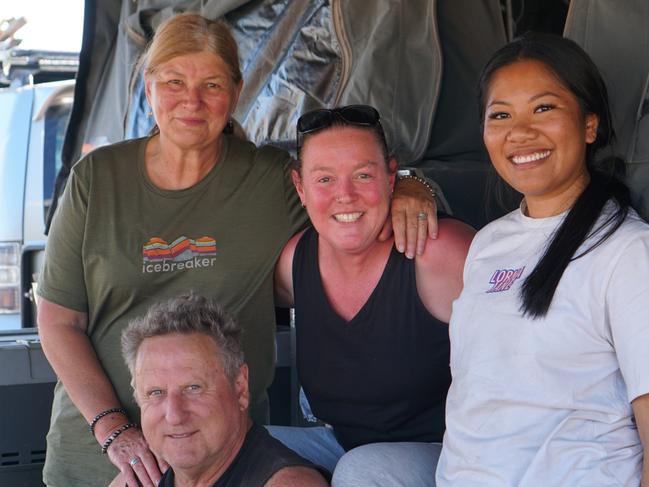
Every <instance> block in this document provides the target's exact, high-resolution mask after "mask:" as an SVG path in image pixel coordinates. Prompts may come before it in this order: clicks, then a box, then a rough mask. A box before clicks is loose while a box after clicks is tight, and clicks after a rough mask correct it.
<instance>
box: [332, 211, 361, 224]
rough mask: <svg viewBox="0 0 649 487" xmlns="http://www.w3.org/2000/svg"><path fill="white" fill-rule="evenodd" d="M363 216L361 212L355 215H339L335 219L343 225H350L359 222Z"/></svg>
mask: <svg viewBox="0 0 649 487" xmlns="http://www.w3.org/2000/svg"><path fill="white" fill-rule="evenodd" d="M362 214H363V213H362V212H360V211H357V212H354V213H337V214H336V215H334V218H335V219H336V221H339V222H342V223H350V222H355V221H356V220H358V219H359V218H360V217H361V215H362Z"/></svg>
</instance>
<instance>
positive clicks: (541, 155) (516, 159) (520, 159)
mask: <svg viewBox="0 0 649 487" xmlns="http://www.w3.org/2000/svg"><path fill="white" fill-rule="evenodd" d="M549 155H550V151H549V150H544V151H543V152H535V153H534V154H529V155H527V156H513V157H512V162H513V163H514V164H525V163H527V162H534V161H538V160H540V159H545V158H546V157H548V156H549Z"/></svg>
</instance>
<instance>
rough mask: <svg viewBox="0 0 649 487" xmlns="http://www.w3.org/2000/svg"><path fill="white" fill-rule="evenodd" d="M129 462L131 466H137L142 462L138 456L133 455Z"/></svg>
mask: <svg viewBox="0 0 649 487" xmlns="http://www.w3.org/2000/svg"><path fill="white" fill-rule="evenodd" d="M128 463H129V465H130V466H131V467H135V466H136V465H137V464H138V463H140V459H139V458H138V457H133V458H131V461H130V462H128Z"/></svg>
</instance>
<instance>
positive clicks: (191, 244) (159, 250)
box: [142, 236, 217, 262]
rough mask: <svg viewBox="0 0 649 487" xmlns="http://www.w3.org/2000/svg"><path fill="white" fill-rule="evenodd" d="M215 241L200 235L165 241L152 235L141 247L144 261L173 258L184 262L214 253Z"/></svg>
mask: <svg viewBox="0 0 649 487" xmlns="http://www.w3.org/2000/svg"><path fill="white" fill-rule="evenodd" d="M216 253H217V252H216V241H215V240H214V239H213V238H211V237H201V238H197V239H196V240H194V239H193V238H187V237H185V236H182V237H178V238H177V239H176V240H174V241H173V242H171V243H170V244H169V243H167V242H166V241H165V240H163V239H161V238H160V237H153V238H151V239H149V241H148V242H147V243H145V244H144V246H143V247H142V259H143V260H144V262H159V261H162V260H173V261H175V262H184V261H186V260H190V259H193V258H194V257H201V256H208V255H216Z"/></svg>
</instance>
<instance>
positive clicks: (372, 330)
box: [293, 228, 451, 450]
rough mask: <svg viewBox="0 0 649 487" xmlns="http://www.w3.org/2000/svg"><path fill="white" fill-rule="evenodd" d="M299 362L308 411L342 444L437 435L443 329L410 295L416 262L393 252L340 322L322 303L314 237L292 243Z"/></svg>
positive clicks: (445, 342)
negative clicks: (357, 305)
mask: <svg viewBox="0 0 649 487" xmlns="http://www.w3.org/2000/svg"><path fill="white" fill-rule="evenodd" d="M293 289H294V295H295V323H296V336H297V366H298V376H299V379H300V382H301V384H302V387H303V388H304V391H305V393H306V395H307V398H308V399H309V403H310V404H311V408H312V410H313V413H314V414H315V416H316V417H318V418H319V419H320V420H322V421H324V422H326V423H328V424H330V425H331V426H333V429H334V432H335V434H336V438H337V439H338V441H339V442H340V444H341V445H342V446H343V447H344V448H345V449H347V450H349V449H351V448H353V447H355V446H358V445H364V444H367V443H374V442H384V441H425V442H432V441H442V436H443V434H444V405H445V401H446V394H447V392H448V388H449V385H450V383H451V373H450V369H449V348H450V347H449V339H448V325H446V324H445V323H442V322H440V321H439V320H437V319H435V318H434V317H433V316H432V315H431V314H430V313H429V312H428V310H426V308H425V307H424V305H423V303H422V302H421V300H420V299H419V295H418V294H417V286H416V282H415V266H414V261H412V260H409V259H406V258H405V257H404V256H403V255H402V254H400V253H399V252H397V251H396V250H394V249H393V250H392V252H391V254H390V257H389V259H388V262H387V264H386V267H385V270H384V271H383V275H382V276H381V278H380V280H379V283H378V284H377V286H376V288H375V289H374V291H373V292H372V294H371V295H370V297H369V299H368V300H367V302H366V303H365V304H364V305H363V307H362V308H361V309H360V311H359V312H358V314H357V315H356V316H355V317H354V318H352V320H351V321H349V322H347V321H345V320H344V319H342V318H341V317H340V316H339V315H338V314H337V313H336V312H335V311H334V310H333V309H332V307H331V306H330V304H329V302H328V300H327V298H326V296H325V292H324V288H323V286H322V280H321V277H320V270H319V267H318V234H317V233H316V232H315V230H314V229H312V228H310V229H308V230H307V231H306V232H305V233H304V235H303V236H302V238H301V239H300V241H299V242H298V245H297V247H296V249H295V256H294V258H293Z"/></svg>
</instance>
